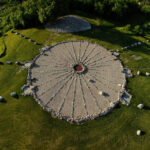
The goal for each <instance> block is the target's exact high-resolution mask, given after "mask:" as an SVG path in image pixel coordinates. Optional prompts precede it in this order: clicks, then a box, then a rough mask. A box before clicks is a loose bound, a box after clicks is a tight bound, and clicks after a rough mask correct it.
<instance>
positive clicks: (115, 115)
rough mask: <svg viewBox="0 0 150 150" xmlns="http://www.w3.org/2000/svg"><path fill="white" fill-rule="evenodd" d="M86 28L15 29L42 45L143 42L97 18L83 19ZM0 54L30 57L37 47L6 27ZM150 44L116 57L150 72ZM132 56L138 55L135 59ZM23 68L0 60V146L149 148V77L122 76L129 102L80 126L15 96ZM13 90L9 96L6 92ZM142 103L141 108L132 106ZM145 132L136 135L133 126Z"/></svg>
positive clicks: (28, 149)
mask: <svg viewBox="0 0 150 150" xmlns="http://www.w3.org/2000/svg"><path fill="white" fill-rule="evenodd" d="M86 19H87V20H88V21H90V22H91V23H92V26H93V28H92V30H90V31H87V32H80V33H76V34H58V33H53V32H50V31H46V30H44V29H35V28H32V29H27V30H20V31H19V32H20V33H22V34H23V35H26V36H29V37H30V38H32V39H33V40H35V41H37V42H39V43H41V44H42V45H45V44H47V45H53V44H55V43H57V42H61V41H66V40H89V41H91V42H96V43H98V44H101V45H103V46H104V47H106V48H108V49H115V50H116V49H120V48H121V47H122V46H126V45H128V44H132V43H133V42H135V41H146V40H145V39H144V38H142V37H136V36H133V35H132V34H129V33H126V32H125V31H123V30H122V28H120V27H115V26H114V25H113V24H111V23H109V22H106V21H104V20H99V19H90V18H86ZM5 43H6V46H7V51H6V56H5V57H3V58H0V61H2V62H6V61H13V62H15V61H25V60H32V59H33V58H34V57H35V56H36V55H37V54H38V53H39V50H38V49H39V48H40V46H36V45H34V44H33V43H29V42H28V40H25V39H23V38H20V36H17V35H15V34H12V33H10V32H8V34H7V36H6V37H5ZM149 46H150V44H148V43H146V44H145V45H143V46H139V47H138V48H137V47H136V48H132V49H129V50H128V51H122V53H121V56H120V58H121V60H122V61H123V64H124V65H125V66H128V67H129V68H131V69H132V70H133V73H136V71H137V70H141V71H142V72H143V73H145V72H146V71H150V68H149V66H150V47H149ZM132 55H136V56H141V59H140V60H135V59H133V57H132ZM26 77H27V70H20V67H18V66H17V65H7V64H4V65H0V95H1V96H3V97H5V99H6V101H7V103H0V150H116V149H117V150H149V148H150V142H149V141H150V109H149V108H150V77H145V76H135V77H134V78H132V79H129V80H128V84H127V87H128V91H129V92H130V93H131V94H132V95H133V98H132V103H131V105H130V106H124V105H119V106H118V107H117V108H116V109H114V110H113V111H112V112H111V113H109V114H108V115H106V116H104V117H100V118H97V119H96V120H92V121H88V122H85V123H83V124H81V125H76V124H69V123H67V122H66V121H62V120H59V119H57V118H55V119H54V118H51V115H50V113H48V112H46V111H44V110H43V109H42V108H41V107H40V106H39V105H38V104H37V103H36V102H35V100H34V99H33V98H32V97H23V96H21V92H22V91H21V87H22V85H23V84H25V83H26ZM13 91H16V92H17V93H19V99H14V98H12V97H11V96H10V93H11V92H13ZM139 103H144V104H145V105H146V107H147V109H144V110H139V109H137V107H136V106H137V104H139ZM137 129H141V130H143V131H145V135H143V136H137V135H136V130H137Z"/></svg>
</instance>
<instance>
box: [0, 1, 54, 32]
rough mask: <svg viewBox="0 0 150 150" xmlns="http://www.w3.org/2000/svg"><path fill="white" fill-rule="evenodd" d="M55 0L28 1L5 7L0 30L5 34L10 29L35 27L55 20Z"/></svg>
mask: <svg viewBox="0 0 150 150" xmlns="http://www.w3.org/2000/svg"><path fill="white" fill-rule="evenodd" d="M54 8H55V1H54V0H44V1H43V0H37V1H34V0H27V1H24V2H22V3H18V4H17V5H15V4H12V3H11V5H10V7H4V8H3V11H2V12H1V13H0V28H3V30H4V32H5V30H6V31H7V30H8V29H10V28H18V27H27V26H34V25H36V24H39V23H44V22H45V21H46V20H47V19H49V18H50V17H51V19H53V9H54Z"/></svg>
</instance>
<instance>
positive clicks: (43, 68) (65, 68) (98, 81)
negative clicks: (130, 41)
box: [28, 41, 126, 122]
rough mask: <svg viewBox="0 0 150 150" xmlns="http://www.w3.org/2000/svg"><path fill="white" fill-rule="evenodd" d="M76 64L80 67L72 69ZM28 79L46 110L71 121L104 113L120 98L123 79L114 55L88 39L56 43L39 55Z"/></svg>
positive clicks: (89, 118)
mask: <svg viewBox="0 0 150 150" xmlns="http://www.w3.org/2000/svg"><path fill="white" fill-rule="evenodd" d="M75 65H78V66H79V68H80V69H81V67H83V68H82V70H79V72H78V71H77V70H75V69H74V67H75ZM28 81H29V84H30V85H31V86H34V87H36V88H35V90H34V92H33V96H34V98H35V100H36V101H37V102H38V103H39V104H40V105H41V106H42V107H43V108H44V109H45V110H47V111H49V112H51V114H52V115H53V116H57V117H59V118H61V119H65V120H67V121H71V122H82V121H87V120H91V119H94V118H96V117H98V116H102V115H105V114H107V113H108V112H109V111H111V110H112V108H114V107H115V104H117V103H118V102H119V100H120V93H121V92H123V91H124V88H125V83H126V79H125V74H124V73H123V66H122V64H121V62H120V61H119V60H118V59H116V56H114V55H112V53H111V52H110V51H108V50H106V49H105V48H104V47H102V46H100V45H97V44H93V43H90V42H87V41H69V42H62V43H58V44H56V45H54V46H52V47H50V48H49V49H48V50H46V51H44V52H43V53H42V54H40V55H38V56H37V57H36V58H35V59H34V60H33V64H32V66H31V68H30V69H29V74H28Z"/></svg>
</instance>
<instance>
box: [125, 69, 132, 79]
mask: <svg viewBox="0 0 150 150" xmlns="http://www.w3.org/2000/svg"><path fill="white" fill-rule="evenodd" d="M123 73H124V74H125V76H126V77H127V78H132V77H133V75H132V73H131V70H130V69H128V68H124V70H123Z"/></svg>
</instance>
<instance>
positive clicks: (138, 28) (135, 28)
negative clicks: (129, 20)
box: [124, 23, 150, 35]
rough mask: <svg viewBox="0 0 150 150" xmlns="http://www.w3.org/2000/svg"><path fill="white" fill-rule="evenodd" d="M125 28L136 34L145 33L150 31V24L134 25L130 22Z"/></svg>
mask: <svg viewBox="0 0 150 150" xmlns="http://www.w3.org/2000/svg"><path fill="white" fill-rule="evenodd" d="M124 30H126V31H131V32H132V33H133V34H135V35H145V34H146V33H148V32H149V31H150V26H149V24H146V23H145V24H141V25H132V26H131V25H130V24H127V25H126V26H125V27H124Z"/></svg>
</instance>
